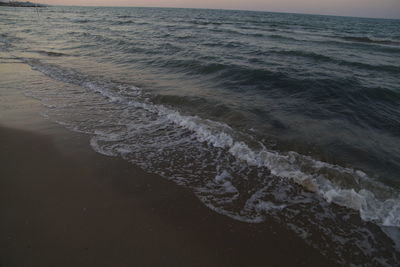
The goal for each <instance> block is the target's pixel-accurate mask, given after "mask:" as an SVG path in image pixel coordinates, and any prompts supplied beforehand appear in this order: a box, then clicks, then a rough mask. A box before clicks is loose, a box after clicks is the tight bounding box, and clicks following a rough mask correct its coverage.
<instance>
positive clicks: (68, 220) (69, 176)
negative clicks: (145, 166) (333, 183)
mask: <svg viewBox="0 0 400 267" xmlns="http://www.w3.org/2000/svg"><path fill="white" fill-rule="evenodd" d="M4 65H8V66H4ZM22 65H23V64H0V76H1V77H7V78H8V79H14V78H15V77H12V75H18V73H14V72H13V74H12V75H11V71H10V67H12V68H15V69H20V68H22V69H23V73H25V74H26V73H29V72H30V70H29V69H28V68H27V67H26V66H22ZM2 67H3V68H2ZM12 68H11V69H12ZM15 69H14V70H15ZM7 73H8V75H7ZM0 92H1V94H2V96H1V99H0V100H1V101H0V113H1V114H0V115H1V116H0V125H1V127H0V162H1V168H0V214H1V219H0V251H1V253H0V266H2V267H13V266H333V265H334V264H333V263H332V262H330V261H328V260H327V259H326V258H325V257H323V256H322V255H320V254H319V252H318V251H316V250H314V249H313V248H311V247H309V246H308V245H306V244H305V243H304V241H303V240H301V239H300V238H299V237H297V236H295V235H294V234H293V233H292V232H290V231H288V230H286V229H284V228H283V227H282V226H281V225H278V224H276V223H273V222H266V223H262V224H248V223H242V222H238V221H235V220H232V219H230V218H228V217H226V216H223V215H219V214H217V213H215V212H213V211H212V210H210V209H208V208H207V207H205V206H204V205H203V204H202V203H201V202H200V201H199V200H198V199H197V198H196V197H195V196H194V194H193V193H191V192H190V191H189V190H186V189H185V188H182V187H179V186H177V185H175V184H174V183H172V182H170V181H167V180H166V179H164V178H162V177H159V176H157V175H152V174H148V173H146V172H144V171H142V170H141V169H140V168H138V167H136V166H134V165H132V164H129V163H128V162H125V161H123V160H121V159H118V158H111V157H106V156H103V155H100V154H97V153H96V152H94V151H93V150H92V149H91V148H90V146H89V136H86V135H82V134H77V133H72V132H70V131H68V130H66V129H64V128H62V127H61V126H59V125H57V124H55V123H52V122H49V121H46V120H44V119H42V118H41V117H40V115H39V111H40V105H39V103H37V102H36V101H35V100H32V99H29V98H26V97H24V96H23V95H22V94H21V93H20V92H18V91H15V90H14V89H13V88H11V87H7V83H5V82H4V80H3V82H0Z"/></svg>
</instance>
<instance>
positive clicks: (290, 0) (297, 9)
mask: <svg viewBox="0 0 400 267" xmlns="http://www.w3.org/2000/svg"><path fill="white" fill-rule="evenodd" d="M33 2H40V3H44V4H50V5H78V6H141V7H143V6H148V7H184V8H191V7H192V8H218V9H219V8H221V9H242V10H260V11H276V12H293V13H311V14H327V15H340V16H360V17H381V18H400V0H201V1H199V0H116V1H109V0H36V1H33Z"/></svg>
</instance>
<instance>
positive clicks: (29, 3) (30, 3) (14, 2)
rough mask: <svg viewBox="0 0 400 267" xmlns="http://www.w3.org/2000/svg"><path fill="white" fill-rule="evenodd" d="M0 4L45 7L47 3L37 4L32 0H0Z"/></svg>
mask: <svg viewBox="0 0 400 267" xmlns="http://www.w3.org/2000/svg"><path fill="white" fill-rule="evenodd" d="M0 6H11V7H46V6H48V5H44V4H37V3H32V2H19V1H8V2H5V1H0Z"/></svg>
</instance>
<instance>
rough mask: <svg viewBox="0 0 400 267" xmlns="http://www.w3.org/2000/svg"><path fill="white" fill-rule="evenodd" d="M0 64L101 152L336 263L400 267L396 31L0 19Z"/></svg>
mask: <svg viewBox="0 0 400 267" xmlns="http://www.w3.org/2000/svg"><path fill="white" fill-rule="evenodd" d="M0 56H1V57H0V61H1V62H15V61H17V62H20V63H24V64H29V65H30V66H31V68H32V69H34V70H36V71H38V72H41V73H42V74H43V80H42V81H37V82H33V83H32V87H31V88H22V89H24V90H23V91H24V92H25V93H26V94H27V95H30V96H32V97H35V98H38V99H40V100H41V101H42V103H43V105H44V109H43V115H44V116H46V117H48V118H50V119H51V120H53V121H56V122H58V123H60V124H62V125H65V126H66V127H67V128H69V129H71V130H74V131H79V132H84V133H87V134H89V135H91V136H92V138H91V145H92V147H93V148H94V149H95V150H96V151H98V152H99V153H102V154H106V155H110V156H118V157H122V158H124V159H126V160H128V161H130V162H132V163H134V164H136V165H139V166H141V167H142V168H143V169H145V170H146V171H149V172H154V173H157V174H160V175H162V176H164V177H165V178H167V179H171V180H173V181H175V182H176V183H177V184H179V185H182V186H185V187H188V188H190V189H191V190H192V191H193V193H194V194H196V196H197V197H198V198H199V199H200V200H201V201H202V202H203V203H204V204H205V205H207V206H208V207H209V208H211V209H213V210H215V211H216V212H218V213H221V214H224V215H226V216H229V217H231V218H233V219H236V220H241V221H244V222H248V223H263V222H265V221H268V220H277V221H279V222H282V224H284V225H286V226H287V227H288V228H289V229H292V230H293V231H294V232H295V233H297V234H298V235H299V236H301V237H302V238H303V239H304V241H305V242H306V243H308V244H311V245H312V246H314V247H316V248H317V249H319V250H320V251H321V252H322V253H323V254H325V255H327V257H329V258H332V259H334V260H335V261H337V262H338V263H342V264H350V263H352V264H356V265H358V264H359V265H388V266H391V265H395V264H398V262H399V248H400V242H399V240H400V232H399V227H400V20H383V19H367V18H350V17H333V16H318V15H300V14H282V13H267V12H248V11H222V10H199V9H157V8H83V7H49V8H43V9H29V8H28V9H18V8H2V9H0ZM0 89H1V88H0Z"/></svg>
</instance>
